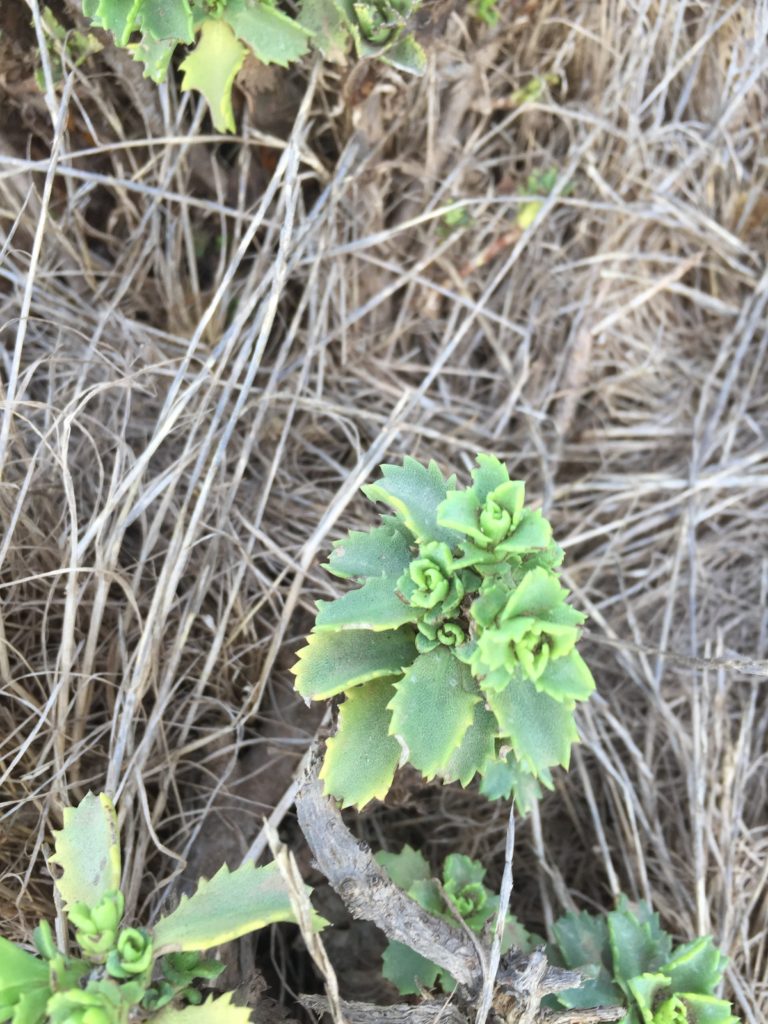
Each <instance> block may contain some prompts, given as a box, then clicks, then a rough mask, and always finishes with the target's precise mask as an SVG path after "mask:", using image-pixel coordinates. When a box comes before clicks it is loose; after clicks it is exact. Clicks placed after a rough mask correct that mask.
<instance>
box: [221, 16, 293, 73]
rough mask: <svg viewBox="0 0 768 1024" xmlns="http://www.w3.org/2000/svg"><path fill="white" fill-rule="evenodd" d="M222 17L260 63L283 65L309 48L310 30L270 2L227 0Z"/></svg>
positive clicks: (285, 66)
mask: <svg viewBox="0 0 768 1024" xmlns="http://www.w3.org/2000/svg"><path fill="white" fill-rule="evenodd" d="M224 17H225V18H226V19H227V21H228V22H229V24H230V25H231V26H232V28H233V29H234V30H235V32H236V33H237V34H238V36H239V37H240V38H241V39H242V40H243V42H245V43H247V44H248V45H249V46H250V48H251V49H252V50H253V52H254V54H255V55H256V56H257V57H258V58H259V60H260V61H262V62H263V63H264V64H279V65H280V66H281V67H284V68H287V67H288V65H289V64H291V63H292V62H293V61H295V60H298V58H299V57H302V56H303V55H304V54H305V53H306V52H307V50H308V49H309V40H310V32H309V31H308V30H307V29H306V28H304V27H303V26H302V25H300V24H299V23H298V22H297V21H294V19H293V18H289V17H288V15H287V14H283V12H282V11H280V10H278V8H277V7H273V6H271V5H270V4H267V3H260V2H259V0H228V2H227V5H226V8H225V11H224Z"/></svg>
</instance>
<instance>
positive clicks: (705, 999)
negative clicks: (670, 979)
mask: <svg viewBox="0 0 768 1024" xmlns="http://www.w3.org/2000/svg"><path fill="white" fill-rule="evenodd" d="M681 998H682V1000H683V1002H684V1003H685V1004H686V1005H687V1007H688V1008H689V1009H690V1010H691V1011H692V1013H691V1014H689V1015H688V1024H692V1022H695V1024H741V1022H740V1021H739V1018H738V1017H734V1016H733V1014H732V1013H731V1004H730V1003H729V1002H726V1000H725V999H718V998H717V997H716V996H710V995H699V994H698V993H696V992H683V993H682V994H681Z"/></svg>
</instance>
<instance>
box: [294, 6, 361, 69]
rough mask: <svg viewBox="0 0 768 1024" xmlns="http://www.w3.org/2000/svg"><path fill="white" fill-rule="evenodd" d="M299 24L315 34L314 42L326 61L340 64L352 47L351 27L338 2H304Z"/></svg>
mask: <svg viewBox="0 0 768 1024" xmlns="http://www.w3.org/2000/svg"><path fill="white" fill-rule="evenodd" d="M298 21H299V24H300V25H303V26H304V28H306V29H309V31H310V32H312V34H313V39H312V42H313V43H314V45H315V46H316V47H317V48H318V50H320V52H321V53H322V54H323V56H324V57H325V58H326V60H332V61H336V62H337V63H340V62H342V61H343V60H344V57H345V54H346V52H347V50H348V49H349V45H350V34H349V25H348V20H347V17H346V14H345V12H344V10H343V7H342V5H341V4H340V3H339V2H338V0H303V3H302V5H301V11H300V13H299V18H298Z"/></svg>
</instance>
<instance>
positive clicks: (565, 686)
mask: <svg viewBox="0 0 768 1024" xmlns="http://www.w3.org/2000/svg"><path fill="white" fill-rule="evenodd" d="M534 686H535V687H536V689H537V690H539V691H540V692H541V693H546V694H547V695H548V696H549V697H552V698H553V699H554V700H558V701H564V700H567V701H570V700H587V698H588V697H589V695H590V694H591V693H592V691H593V690H594V688H595V680H594V679H593V678H592V673H591V672H590V671H589V667H588V666H587V663H586V661H584V659H583V658H582V656H581V655H580V654H579V652H578V651H571V653H570V654H566V655H564V656H563V657H562V658H555V659H554V660H552V661H550V662H549V663H548V664H547V667H546V668H545V669H544V671H543V672H542V673H541V675H540V676H539V677H538V679H536V680H535V681H534Z"/></svg>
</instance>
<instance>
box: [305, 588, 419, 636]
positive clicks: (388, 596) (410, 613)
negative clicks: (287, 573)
mask: <svg viewBox="0 0 768 1024" xmlns="http://www.w3.org/2000/svg"><path fill="white" fill-rule="evenodd" d="M395 586H396V581H395V580H392V579H389V578H387V577H386V576H382V577H378V578H376V579H369V580H366V581H365V583H364V584H363V585H362V587H358V589H357V590H349V591H348V592H347V593H346V594H342V596H341V597H337V598H336V600H335V601H318V602H317V619H316V620H315V629H317V630H318V631H320V632H325V631H326V630H331V631H336V632H338V631H339V630H342V629H357V630H360V629H370V630H373V631H374V632H381V631H382V630H389V629H397V628H398V627H399V626H404V625H405V624H406V622H415V620H416V618H417V615H418V612H417V611H416V610H415V609H414V608H411V606H410V605H408V604H406V602H405V601H404V600H403V599H402V598H400V597H398V596H397V593H396V592H395Z"/></svg>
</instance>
